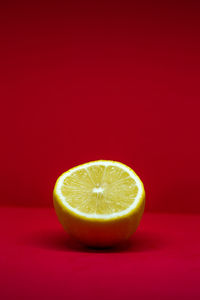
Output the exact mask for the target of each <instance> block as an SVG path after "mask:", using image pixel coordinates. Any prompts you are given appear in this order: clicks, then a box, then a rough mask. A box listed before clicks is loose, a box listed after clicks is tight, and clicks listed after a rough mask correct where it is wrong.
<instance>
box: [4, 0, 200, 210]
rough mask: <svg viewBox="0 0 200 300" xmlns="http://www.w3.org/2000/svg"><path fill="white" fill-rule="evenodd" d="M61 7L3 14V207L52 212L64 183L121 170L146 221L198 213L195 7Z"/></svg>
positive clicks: (7, 9) (199, 92) (199, 94)
mask: <svg viewBox="0 0 200 300" xmlns="http://www.w3.org/2000/svg"><path fill="white" fill-rule="evenodd" d="M196 2H197V1H196ZM55 3H56V4H55ZM55 3H54V4H52V3H44V2H43V3H42V4H41V3H40V4H39V5H37V4H35V3H34V2H32V3H31V2H30V1H28V4H19V2H18V3H17V2H16V3H15V4H12V5H11V4H10V3H9V6H8V4H4V5H2V4H1V10H0V28H1V29H0V30H1V47H0V64H1V72H0V77H1V78H0V79H1V81H0V85H1V87H0V98H1V118H0V125H1V180H0V182H1V199H0V201H1V202H0V203H1V204H2V205H23V206H51V205H52V189H53V185H54V183H55V180H56V178H57V177H58V176H59V175H60V174H61V173H62V172H63V171H65V170H67V169H68V168H71V167H73V166H74V165H76V164H80V163H83V162H87V161H90V160H96V159H112V160H118V161H122V162H124V163H126V164H128V165H130V166H131V167H132V168H133V169H134V170H135V171H136V172H137V173H138V175H139V176H140V177H141V179H142V180H143V182H144V185H145V188H146V192H147V210H151V211H171V212H200V202H199V197H198V196H197V195H198V194H199V186H198V185H199V167H200V159H199V153H200V141H199V109H200V102H199V98H200V89H199V77H200V76H199V75H200V74H199V69H200V56H199V50H200V49H199V48H200V41H199V28H200V21H199V7H198V4H197V3H195V2H194V3H192V2H191V1H190V2H189V1H188V3H186V2H184V3H183V2H181V3H180V4H178V3H177V2H176V4H170V2H169V1H166V3H163V2H162V4H157V5H156V4H155V3H153V2H152V1H149V2H148V3H147V2H146V3H144V2H140V4H134V5H133V4H132V5H130V4H129V3H125V2H123V5H122V3H121V4H120V3H115V4H114V3H112V4H108V3H106V2H105V3H100V2H96V1H95V3H93V4H92V3H86V2H85V1H82V4H81V3H78V2H73V4H69V2H68V3H65V1H63V2H60V3H59V2H55Z"/></svg>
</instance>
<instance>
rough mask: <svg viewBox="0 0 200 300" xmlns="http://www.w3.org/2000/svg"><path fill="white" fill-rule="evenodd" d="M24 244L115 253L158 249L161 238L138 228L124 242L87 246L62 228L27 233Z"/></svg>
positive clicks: (47, 247)
mask: <svg viewBox="0 0 200 300" xmlns="http://www.w3.org/2000/svg"><path fill="white" fill-rule="evenodd" d="M25 244H26V245H28V246H32V247H37V248H42V249H46V250H54V251H65V252H72V251H75V252H97V253H115V252H145V251H153V250H156V249H160V248H161V247H162V244H163V243H162V240H161V239H160V237H158V236H155V234H153V233H152V232H147V231H140V230H138V231H137V232H136V233H135V234H134V235H133V236H132V237H131V238H130V239H129V240H127V241H126V242H124V243H122V244H119V245H116V246H113V247H107V248H95V247H87V246H85V245H83V244H81V243H79V242H78V241H76V240H75V239H73V238H72V237H70V236H69V235H68V234H66V233H65V232H64V231H62V230H57V231H53V232H52V231H40V232H39V231H38V232H34V233H32V234H31V235H29V237H28V238H26V240H25Z"/></svg>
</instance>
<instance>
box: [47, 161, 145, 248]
mask: <svg viewBox="0 0 200 300" xmlns="http://www.w3.org/2000/svg"><path fill="white" fill-rule="evenodd" d="M53 199H54V207H55V210H56V214H57V216H58V219H59V221H60V222H61V224H62V225H63V227H64V229H65V230H66V231H67V232H68V233H69V234H70V235H72V236H73V237H74V238H76V239H78V240H79V241H81V242H82V243H84V244H86V245H88V246H95V247H107V246H113V245H115V244H117V243H120V242H123V241H124V240H127V239H128V238H129V237H130V236H131V235H132V233H133V232H134V231H135V230H136V228H137V227H138V225H139V222H140V219H141V217H142V214H143V211H144V205H145V190H144V186H143V183H142V181H141V180H140V178H139V177H138V176H137V175H136V173H135V172H134V171H133V170H132V169H131V168H129V167H128V166H126V165H125V164H122V163H120V162H116V161H110V160H98V161H93V162H89V163H85V164H83V165H80V166H77V167H75V168H72V169H70V170H68V171H67V172H65V173H63V174H62V175H61V176H60V177H59V178H58V180H57V181H56V184H55V187H54V191H53Z"/></svg>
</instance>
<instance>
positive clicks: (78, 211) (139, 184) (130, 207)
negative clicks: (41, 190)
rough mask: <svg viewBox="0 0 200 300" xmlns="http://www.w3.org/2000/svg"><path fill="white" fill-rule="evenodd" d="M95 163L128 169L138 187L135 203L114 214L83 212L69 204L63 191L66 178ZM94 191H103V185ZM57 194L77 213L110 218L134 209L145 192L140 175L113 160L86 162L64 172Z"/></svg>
mask: <svg viewBox="0 0 200 300" xmlns="http://www.w3.org/2000/svg"><path fill="white" fill-rule="evenodd" d="M94 165H95V166H98V165H101V166H117V167H119V168H121V169H123V170H124V171H126V172H127V173H128V174H129V175H130V177H131V178H133V179H134V180H135V182H136V185H137V187H138V193H137V195H136V197H135V198H134V201H133V203H132V204H131V205H130V206H129V207H128V208H126V209H125V210H122V211H120V212H116V213H112V214H94V213H93V214H88V213H84V212H81V211H80V210H78V209H76V208H73V207H72V206H71V205H69V203H68V202H67V201H66V197H65V196H64V195H63V194H62V192H61V187H62V185H63V182H64V180H65V178H67V177H68V176H70V175H71V174H72V173H74V172H76V171H78V170H81V169H87V167H90V166H94ZM93 192H95V193H102V192H103V189H102V188H101V187H99V188H94V189H93ZM56 194H57V195H58V196H59V199H60V200H61V201H62V204H63V205H64V206H65V207H66V208H68V209H69V210H71V211H73V212H74V213H76V214H78V215H80V216H83V217H87V218H93V219H110V218H113V217H117V216H123V215H127V214H128V213H129V212H131V211H133V210H134V209H135V208H136V207H137V205H138V202H139V201H140V199H141V196H142V194H143V185H142V183H141V181H140V179H139V178H138V176H137V175H136V174H135V173H134V172H133V171H132V170H131V169H129V168H128V167H126V166H125V165H124V164H121V163H118V162H113V161H95V162H90V163H86V164H83V165H81V166H78V167H76V168H73V169H71V170H69V171H68V172H66V173H64V174H63V175H61V176H60V177H59V179H58V181H57V185H56Z"/></svg>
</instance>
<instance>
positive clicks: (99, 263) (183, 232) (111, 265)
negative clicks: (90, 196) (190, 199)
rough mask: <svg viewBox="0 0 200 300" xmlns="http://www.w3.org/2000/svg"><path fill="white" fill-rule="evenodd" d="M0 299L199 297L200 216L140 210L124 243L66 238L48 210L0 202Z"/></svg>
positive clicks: (106, 299) (107, 299)
mask: <svg viewBox="0 0 200 300" xmlns="http://www.w3.org/2000/svg"><path fill="white" fill-rule="evenodd" d="M0 228H3V229H4V231H3V232H2V233H1V239H0V249H1V255H0V270H1V271H0V290H1V299H2V300H4V299H49V300H50V299H82V300H86V299H87V300H92V299H94V297H95V299H97V300H102V299H105V300H111V299H115V300H121V299H164V300H165V299H186V300H188V299H194V300H195V299H199V297H200V286H199V278H200V256H199V253H200V240H199V228H200V217H199V216H197V215H196V216H192V215H178V214H174V215H172V214H158V213H157V214H152V213H146V214H145V215H144V218H143V220H142V223H141V226H140V228H139V230H138V231H137V232H136V234H135V235H134V236H133V237H132V239H131V241H130V243H129V244H127V245H124V246H123V247H121V248H116V249H110V250H99V251H98V250H92V249H87V248H83V247H82V246H80V245H78V244H76V243H75V242H72V241H70V239H69V238H68V236H67V235H66V234H65V232H64V231H63V230H62V228H61V226H60V225H59V224H58V222H57V218H56V216H55V213H54V211H53V210H50V209H45V208H43V209H36V208H35V209H33V208H29V209H28V208H12V209H11V208H1V211H0Z"/></svg>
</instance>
